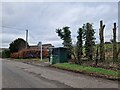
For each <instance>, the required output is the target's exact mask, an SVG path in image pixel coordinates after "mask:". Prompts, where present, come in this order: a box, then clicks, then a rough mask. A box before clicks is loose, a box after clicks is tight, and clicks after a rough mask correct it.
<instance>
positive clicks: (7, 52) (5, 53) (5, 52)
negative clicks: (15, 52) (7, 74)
mask: <svg viewBox="0 0 120 90" xmlns="http://www.w3.org/2000/svg"><path fill="white" fill-rule="evenodd" d="M9 57H10V50H8V49H6V50H4V51H2V58H9Z"/></svg>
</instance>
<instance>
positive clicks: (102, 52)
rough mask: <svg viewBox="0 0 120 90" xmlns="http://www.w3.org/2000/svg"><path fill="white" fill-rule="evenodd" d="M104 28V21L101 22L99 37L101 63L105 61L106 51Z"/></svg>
mask: <svg viewBox="0 0 120 90" xmlns="http://www.w3.org/2000/svg"><path fill="white" fill-rule="evenodd" d="M104 28H105V25H103V21H100V29H99V36H100V61H102V62H103V61H104V60H105V51H104V34H103V32H104Z"/></svg>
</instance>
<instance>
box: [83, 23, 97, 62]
mask: <svg viewBox="0 0 120 90" xmlns="http://www.w3.org/2000/svg"><path fill="white" fill-rule="evenodd" d="M83 31H84V40H85V54H86V57H87V58H88V60H92V58H93V51H94V49H93V46H94V45H95V36H94V34H95V32H94V29H93V26H92V24H90V23H86V24H84V25H83Z"/></svg>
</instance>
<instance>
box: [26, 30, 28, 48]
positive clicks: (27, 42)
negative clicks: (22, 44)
mask: <svg viewBox="0 0 120 90" xmlns="http://www.w3.org/2000/svg"><path fill="white" fill-rule="evenodd" d="M27 43H28V30H26V49H27Z"/></svg>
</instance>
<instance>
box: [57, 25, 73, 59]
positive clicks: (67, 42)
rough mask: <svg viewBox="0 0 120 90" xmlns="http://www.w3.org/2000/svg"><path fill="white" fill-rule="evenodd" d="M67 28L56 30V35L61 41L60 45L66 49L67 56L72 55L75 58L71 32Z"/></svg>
mask: <svg viewBox="0 0 120 90" xmlns="http://www.w3.org/2000/svg"><path fill="white" fill-rule="evenodd" d="M69 28H70V27H68V26H66V27H63V28H62V29H56V33H58V36H59V37H60V38H61V39H62V40H63V43H62V44H63V45H64V47H66V48H67V49H68V53H69V55H70V56H71V55H73V56H74V57H75V54H74V52H73V46H72V39H71V31H70V30H69Z"/></svg>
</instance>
